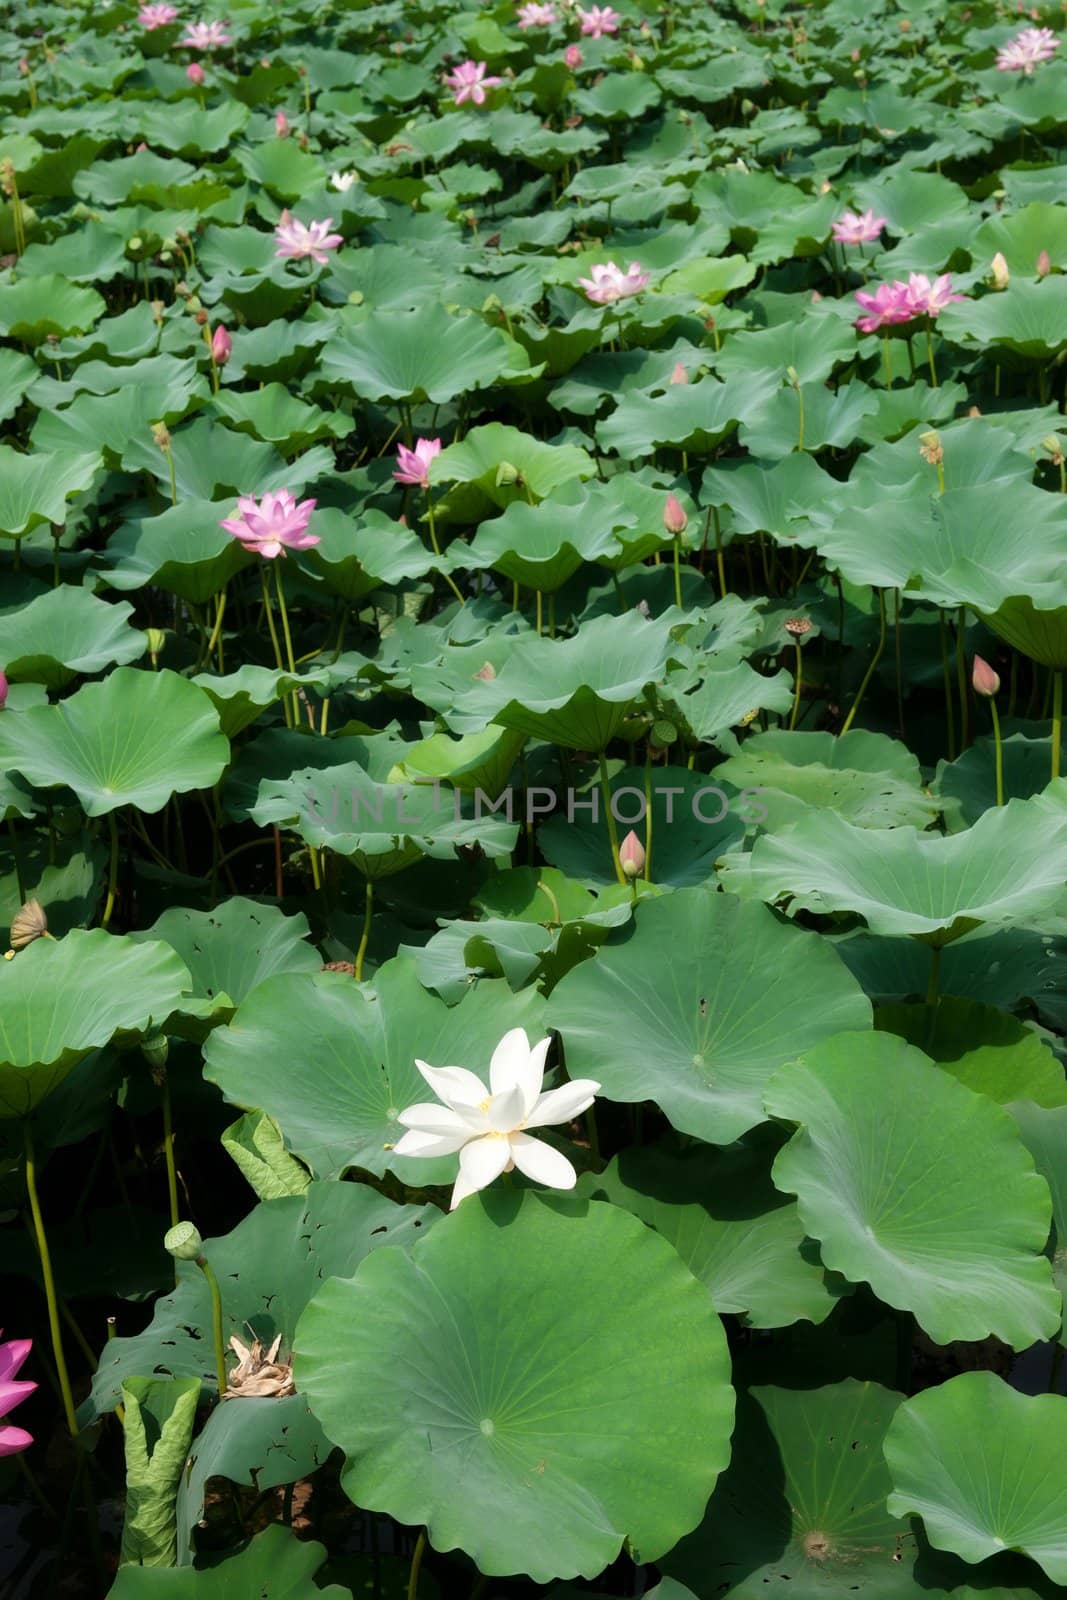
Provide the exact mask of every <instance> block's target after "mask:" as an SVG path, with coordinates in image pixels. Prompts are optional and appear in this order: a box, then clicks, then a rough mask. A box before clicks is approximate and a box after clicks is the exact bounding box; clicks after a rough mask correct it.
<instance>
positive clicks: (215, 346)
mask: <svg viewBox="0 0 1067 1600" xmlns="http://www.w3.org/2000/svg"><path fill="white" fill-rule="evenodd" d="M232 351H233V340H232V339H231V338H230V336H229V334H228V333H227V332H226V329H225V328H224V327H223V326H222V323H221V322H220V323H219V325H218V327H217V328H216V329H215V331H214V333H213V334H212V335H211V359H212V361H214V363H215V365H216V366H217V367H224V366H225V365H226V363H227V361H229V359H230V355H231V353H232Z"/></svg>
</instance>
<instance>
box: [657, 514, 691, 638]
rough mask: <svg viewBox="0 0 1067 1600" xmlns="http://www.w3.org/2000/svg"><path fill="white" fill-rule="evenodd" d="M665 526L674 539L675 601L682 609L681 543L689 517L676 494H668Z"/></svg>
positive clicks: (664, 518)
mask: <svg viewBox="0 0 1067 1600" xmlns="http://www.w3.org/2000/svg"><path fill="white" fill-rule="evenodd" d="M663 526H664V528H665V529H666V531H667V532H668V533H669V534H670V536H671V538H672V540H673V541H674V603H675V605H676V606H677V607H678V609H679V611H680V610H681V608H682V568H681V544H682V534H683V533H684V532H685V530H686V528H688V526H689V518H688V517H687V516H686V514H685V507H684V506H683V505H682V502H681V501H680V500H679V499H678V496H677V495H675V494H669V495H668V496H667V503H666V505H665V506H664V507H663Z"/></svg>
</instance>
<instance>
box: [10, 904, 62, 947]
mask: <svg viewBox="0 0 1067 1600" xmlns="http://www.w3.org/2000/svg"><path fill="white" fill-rule="evenodd" d="M51 937H52V935H51V934H50V933H49V931H48V918H47V917H46V916H45V912H44V907H43V906H42V905H41V902H40V901H39V900H27V901H26V904H25V905H24V906H19V909H18V910H17V911H16V912H15V915H14V916H13V917H12V919H11V931H10V938H11V950H12V952H14V951H15V950H25V948H26V946H27V945H29V944H33V943H35V941H36V940H38V939H50V938H51Z"/></svg>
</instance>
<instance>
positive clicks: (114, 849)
mask: <svg viewBox="0 0 1067 1600" xmlns="http://www.w3.org/2000/svg"><path fill="white" fill-rule="evenodd" d="M107 827H108V832H109V833H110V835H111V862H110V865H109V867H108V872H107V899H106V900H105V902H104V915H103V916H102V917H101V919H100V926H101V927H102V928H106V927H107V926H108V924H109V923H110V921H111V913H112V911H114V909H115V895H116V893H117V891H118V883H119V830H118V826H117V824H116V822H115V813H114V811H109V812H108V814H107Z"/></svg>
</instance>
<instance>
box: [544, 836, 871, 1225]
mask: <svg viewBox="0 0 1067 1600" xmlns="http://www.w3.org/2000/svg"><path fill="white" fill-rule="evenodd" d="M653 848H655V847H654V846H653ZM611 1016H622V1017H625V1018H626V1028H625V1032H624V1033H623V1034H622V1035H621V1036H619V1035H615V1034H614V1033H612V1032H611V1030H606V1029H605V1028H604V1025H603V1019H604V1018H605V1017H611ZM869 1017H870V1010H869V1003H868V1001H867V1000H866V998H865V997H864V995H863V993H862V991H861V989H860V987H859V985H858V984H857V983H856V981H855V979H853V978H852V977H851V976H850V974H849V973H848V972H847V970H846V969H845V968H844V966H843V965H842V963H841V962H840V961H839V960H838V958H837V957H836V955H835V954H834V952H833V951H832V950H831V949H830V948H829V947H828V945H827V944H826V943H825V941H822V940H820V939H819V938H818V937H817V936H816V935H814V934H810V933H806V932H802V931H801V930H800V929H799V928H795V927H793V928H791V927H789V926H788V925H787V924H785V923H783V922H781V921H780V920H779V919H778V918H777V917H775V916H774V914H773V913H772V912H769V911H767V910H766V908H765V907H762V906H761V907H757V906H752V905H744V904H742V903H741V902H740V901H738V900H736V899H734V898H733V897H732V896H730V895H721V894H714V893H711V892H709V891H708V890H706V889H679V890H676V891H675V893H674V894H672V895H669V896H666V897H664V898H663V899H660V900H648V901H645V902H644V903H642V904H641V905H639V906H638V908H637V911H636V914H635V917H634V922H633V925H632V926H631V927H629V928H626V929H624V930H622V933H621V935H619V936H616V938H615V939H614V940H612V942H611V943H609V944H607V945H605V946H604V948H603V949H601V950H598V951H597V953H596V954H595V955H594V956H593V957H592V958H591V959H590V960H589V961H586V962H583V963H582V965H581V966H579V967H577V968H576V969H575V970H574V971H573V972H571V973H569V974H568V975H567V976H566V977H565V978H564V979H563V980H562V981H561V982H560V983H559V984H558V985H557V986H556V988H555V989H554V990H553V992H552V995H551V997H550V999H549V1003H548V1020H549V1024H550V1026H552V1027H554V1028H557V1029H558V1030H559V1032H560V1034H561V1035H562V1037H563V1045H564V1049H565V1051H566V1059H567V1071H568V1072H569V1073H570V1075H571V1076H572V1077H576V1078H579V1077H591V1078H595V1079H596V1080H597V1081H598V1082H599V1083H601V1084H602V1085H603V1093H604V1094H605V1095H606V1096H607V1097H608V1099H610V1100H622V1101H627V1102H635V1101H636V1102H640V1101H643V1100H654V1101H655V1103H656V1104H657V1105H658V1106H660V1108H661V1109H662V1110H663V1112H664V1113H665V1114H666V1116H667V1117H668V1118H669V1120H670V1121H671V1123H672V1124H673V1125H674V1126H675V1127H676V1128H677V1129H678V1130H679V1131H680V1132H682V1133H689V1134H695V1135H696V1137H697V1138H700V1139H704V1140H706V1141H707V1142H708V1143H709V1144H730V1143H731V1142H732V1141H733V1140H734V1139H737V1138H739V1137H740V1136H741V1134H743V1133H745V1132H747V1130H748V1129H749V1128H754V1127H756V1126H757V1124H759V1123H761V1122H764V1121H765V1120H766V1113H765V1112H764V1109H763V1093H764V1090H765V1088H766V1085H767V1083H768V1081H769V1079H770V1078H771V1076H772V1074H773V1073H774V1072H775V1070H776V1068H777V1067H779V1066H781V1065H782V1064H783V1063H785V1062H787V1061H791V1060H793V1059H794V1058H795V1057H796V1056H797V1055H798V1054H800V1052H801V1051H803V1050H806V1049H810V1048H812V1047H814V1046H815V1045H817V1044H820V1043H821V1042H822V1041H824V1040H826V1039H828V1038H830V1037H831V1036H832V1035H833V1034H835V1033H839V1032H841V1031H842V1030H843V1029H854V1028H864V1027H866V1026H867V1023H868V1019H869ZM809 1231H810V1230H809Z"/></svg>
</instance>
